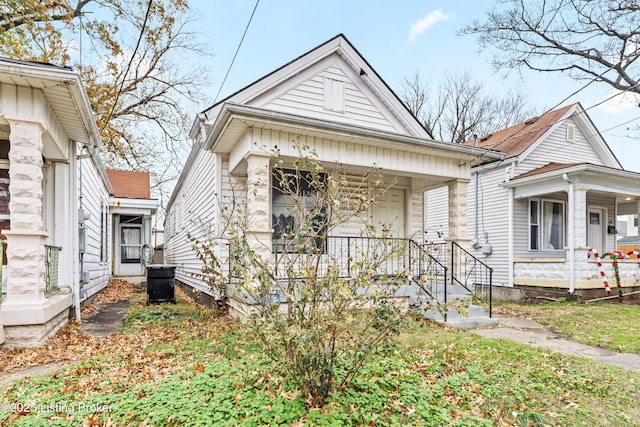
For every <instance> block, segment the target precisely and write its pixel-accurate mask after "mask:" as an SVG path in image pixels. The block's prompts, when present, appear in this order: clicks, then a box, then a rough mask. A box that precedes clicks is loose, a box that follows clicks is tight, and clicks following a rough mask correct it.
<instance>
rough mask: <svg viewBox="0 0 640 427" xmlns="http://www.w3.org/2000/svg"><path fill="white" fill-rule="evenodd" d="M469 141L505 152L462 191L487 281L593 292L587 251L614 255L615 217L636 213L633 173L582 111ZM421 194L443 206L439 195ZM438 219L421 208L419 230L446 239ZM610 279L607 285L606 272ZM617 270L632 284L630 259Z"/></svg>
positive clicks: (561, 112) (639, 206)
mask: <svg viewBox="0 0 640 427" xmlns="http://www.w3.org/2000/svg"><path fill="white" fill-rule="evenodd" d="M467 145H469V146H473V145H476V146H477V147H481V148H486V149H489V150H494V151H497V152H500V153H502V154H504V159H503V160H502V161H501V162H496V163H494V164H489V165H483V166H478V167H474V168H473V172H472V178H471V183H470V185H469V188H468V190H469V192H468V195H467V197H468V199H469V201H470V202H469V221H468V230H469V235H470V236H473V239H472V253H474V254H476V255H478V256H480V257H482V256H484V257H485V259H484V262H485V263H487V264H488V265H489V266H491V267H493V268H494V273H493V283H494V285H496V284H497V285H502V286H515V287H519V288H523V289H527V290H536V291H539V292H541V291H547V292H557V293H559V294H563V293H564V294H566V293H567V292H569V293H574V292H575V291H580V294H581V295H583V296H587V295H590V294H594V293H595V294H599V295H601V293H602V289H603V279H602V278H601V277H600V274H599V271H598V267H597V265H596V261H595V260H594V259H591V260H588V250H589V248H594V249H595V250H596V251H597V252H598V253H599V254H603V253H606V252H608V251H613V250H615V249H616V230H615V224H616V217H617V216H618V215H626V214H637V213H638V212H639V211H640V174H639V173H636V172H628V171H625V170H623V168H622V166H621V165H620V162H619V161H618V159H616V157H615V155H614V154H613V152H612V151H611V149H610V148H609V146H608V145H607V143H606V142H605V140H604V139H603V138H602V136H601V135H600V132H598V130H597V129H596V127H595V126H594V124H593V122H592V121H591V120H590V118H589V116H588V114H587V113H586V111H585V110H584V109H583V108H582V106H581V105H580V104H572V105H568V106H565V107H562V108H559V109H557V110H554V111H551V112H548V113H546V114H544V115H542V116H540V117H534V118H531V119H529V120H527V121H525V122H523V123H520V124H517V125H515V126H512V127H509V128H507V129H502V130H500V131H498V132H495V133H493V134H490V135H486V136H483V137H481V138H479V139H478V140H477V141H469V142H468V143H467ZM476 183H477V188H478V191H477V192H476ZM429 196H430V197H429ZM429 196H428V199H434V200H438V201H439V203H442V202H443V201H446V194H444V193H443V192H441V191H436V192H434V193H432V194H430V195H429ZM443 215H444V212H443V211H442V209H439V208H438V206H437V205H435V206H428V208H427V210H426V224H427V230H428V231H432V230H436V231H440V232H443V233H444V234H445V235H446V233H447V230H446V227H447V224H446V222H444V221H443V220H442V219H443ZM428 236H429V234H428ZM432 236H433V234H432ZM605 263H607V261H605ZM609 263H610V261H609ZM609 267H610V266H609ZM608 274H609V277H610V278H609V282H610V286H611V287H614V286H615V281H614V279H613V278H612V277H613V270H611V271H609V273H608ZM620 274H621V276H622V282H621V283H622V285H623V286H628V287H633V286H639V284H638V279H637V277H639V276H638V274H640V270H638V267H637V265H636V264H635V263H632V262H621V263H620Z"/></svg>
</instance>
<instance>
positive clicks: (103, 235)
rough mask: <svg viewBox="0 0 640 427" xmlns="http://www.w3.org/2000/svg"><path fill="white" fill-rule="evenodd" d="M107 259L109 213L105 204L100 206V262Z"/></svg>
mask: <svg viewBox="0 0 640 427" xmlns="http://www.w3.org/2000/svg"><path fill="white" fill-rule="evenodd" d="M106 259H107V211H106V208H105V203H104V202H102V204H101V206H100V262H105V261H106Z"/></svg>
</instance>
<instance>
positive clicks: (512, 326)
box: [470, 314, 640, 371]
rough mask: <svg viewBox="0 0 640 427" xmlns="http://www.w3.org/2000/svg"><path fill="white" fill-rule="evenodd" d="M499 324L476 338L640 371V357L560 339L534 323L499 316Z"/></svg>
mask: <svg viewBox="0 0 640 427" xmlns="http://www.w3.org/2000/svg"><path fill="white" fill-rule="evenodd" d="M494 317H496V318H497V319H498V320H499V321H500V323H499V324H498V325H497V326H496V327H493V328H483V329H473V330H470V332H473V333H475V334H477V335H480V336H483V337H486V338H496V339H508V340H512V341H517V342H520V343H523V344H528V345H532V346H536V347H544V348H548V349H552V350H555V351H557V352H560V353H563V354H570V355H573V356H581V357H587V358H589V359H592V360H596V361H598V362H602V363H608V364H610V365H615V366H619V367H621V368H625V369H630V370H634V371H640V355H638V354H632V353H616V352H613V351H611V350H606V349H603V348H598V347H591V346H588V345H585V344H580V343H577V342H573V341H568V340H565V339H563V338H560V337H559V336H558V335H557V334H555V333H554V332H553V331H551V330H549V329H548V328H547V327H545V326H543V325H541V324H539V323H538V322H535V321H533V320H529V319H524V318H521V317H513V316H507V315H501V314H497V315H495V316H494Z"/></svg>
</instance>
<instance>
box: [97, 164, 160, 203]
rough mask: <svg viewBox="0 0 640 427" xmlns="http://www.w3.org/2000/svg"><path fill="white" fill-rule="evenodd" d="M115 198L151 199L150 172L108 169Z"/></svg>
mask: <svg viewBox="0 0 640 427" xmlns="http://www.w3.org/2000/svg"><path fill="white" fill-rule="evenodd" d="M107 176H108V177H109V181H111V186H112V187H113V196H114V197H118V198H122V199H150V198H151V185H150V178H149V172H144V171H126V170H118V169H107Z"/></svg>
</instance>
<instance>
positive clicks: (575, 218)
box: [567, 184, 591, 294]
mask: <svg viewBox="0 0 640 427" xmlns="http://www.w3.org/2000/svg"><path fill="white" fill-rule="evenodd" d="M571 185H573V184H570V186H571ZM572 198H573V202H571V199H572ZM568 206H569V207H568V212H567V216H568V217H569V218H571V219H572V221H568V223H569V224H570V227H572V232H571V233H568V236H567V238H568V239H571V238H573V239H572V240H571V241H569V242H568V244H569V245H568V246H569V254H568V262H569V269H570V271H569V293H570V294H571V293H573V292H574V291H575V289H576V288H578V289H580V288H581V283H583V281H584V280H587V279H588V274H590V272H591V268H590V266H589V263H588V259H587V251H588V247H587V189H586V188H584V187H580V186H579V185H576V186H575V187H574V188H573V197H569V203H568Z"/></svg>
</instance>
